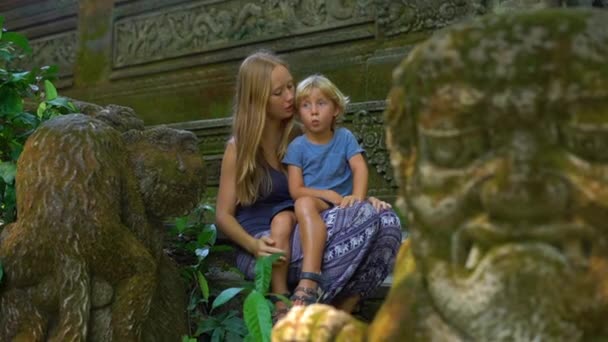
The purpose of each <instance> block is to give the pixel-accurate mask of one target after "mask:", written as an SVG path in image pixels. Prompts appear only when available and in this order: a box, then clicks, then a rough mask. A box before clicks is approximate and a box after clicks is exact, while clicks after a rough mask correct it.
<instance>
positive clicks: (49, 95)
mask: <svg viewBox="0 0 608 342" xmlns="http://www.w3.org/2000/svg"><path fill="white" fill-rule="evenodd" d="M44 90H45V93H46V100H47V101H51V100H54V99H56V98H57V89H56V88H55V86H54V85H53V82H51V81H49V80H44Z"/></svg>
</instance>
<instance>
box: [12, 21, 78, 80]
mask: <svg viewBox="0 0 608 342" xmlns="http://www.w3.org/2000/svg"><path fill="white" fill-rule="evenodd" d="M77 43H78V37H77V34H76V32H75V31H72V32H66V33H61V34H57V35H53V36H49V37H44V38H39V39H34V40H32V41H30V46H31V47H32V51H33V54H32V55H31V56H30V57H29V58H26V59H24V60H23V61H22V63H21V64H22V65H23V66H27V67H42V66H45V65H56V66H57V67H58V68H59V75H60V76H66V75H71V74H72V73H73V70H72V69H73V66H74V63H75V62H76V49H77Z"/></svg>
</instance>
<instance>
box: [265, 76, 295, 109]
mask: <svg viewBox="0 0 608 342" xmlns="http://www.w3.org/2000/svg"><path fill="white" fill-rule="evenodd" d="M270 79H271V84H270V85H271V88H270V98H268V104H267V107H266V114H267V118H269V119H273V120H281V121H282V120H286V119H289V118H291V117H292V116H293V113H294V99H295V96H294V93H295V86H294V84H293V78H292V77H291V74H290V73H289V70H287V68H286V67H284V66H282V65H277V66H276V67H275V68H274V69H273V70H272V74H271V75H270Z"/></svg>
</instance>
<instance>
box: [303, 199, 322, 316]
mask: <svg viewBox="0 0 608 342" xmlns="http://www.w3.org/2000/svg"><path fill="white" fill-rule="evenodd" d="M328 208H329V204H327V203H326V202H324V201H323V200H321V199H318V198H314V197H302V198H299V199H297V200H296V202H295V212H296V218H297V220H298V224H299V227H300V241H301V243H302V254H303V256H304V257H303V260H302V270H301V271H302V273H304V272H310V273H317V274H320V273H321V263H322V261H323V252H324V251H325V241H326V240H327V228H326V226H325V222H324V221H323V219H322V218H321V212H322V211H323V210H325V209H328ZM298 287H301V288H305V289H313V290H316V289H317V288H318V287H319V284H318V281H316V280H313V279H309V278H306V277H302V278H301V279H300V281H299V283H298ZM296 292H298V291H296ZM300 292H305V291H300ZM294 295H299V296H300V297H301V296H302V295H308V296H310V293H300V294H298V293H294ZM294 304H295V305H302V304H305V303H303V302H302V301H301V300H298V299H297V298H296V300H295V301H294Z"/></svg>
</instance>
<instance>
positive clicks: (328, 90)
mask: <svg viewBox="0 0 608 342" xmlns="http://www.w3.org/2000/svg"><path fill="white" fill-rule="evenodd" d="M313 89H319V90H320V91H321V93H323V95H325V96H326V97H327V98H328V99H329V100H330V101H332V102H333V103H334V105H335V106H336V107H338V109H339V114H338V116H340V115H342V114H344V112H345V111H346V106H347V105H348V102H349V101H350V100H349V98H348V97H347V96H345V95H344V94H343V93H342V92H341V91H340V89H338V87H336V85H335V84H333V83H332V82H331V81H330V80H329V79H328V78H327V77H325V76H323V75H321V74H315V75H312V76H308V77H307V78H306V79H305V80H303V81H302V82H300V83H298V87H297V88H296V108H299V107H300V104H301V103H302V101H303V100H304V99H305V98H307V97H309V96H310V93H311V92H312V90H313ZM335 125H336V120H334V122H333V124H332V128H334V126H335Z"/></svg>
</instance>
